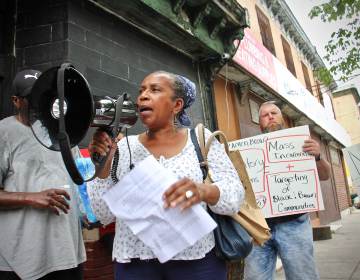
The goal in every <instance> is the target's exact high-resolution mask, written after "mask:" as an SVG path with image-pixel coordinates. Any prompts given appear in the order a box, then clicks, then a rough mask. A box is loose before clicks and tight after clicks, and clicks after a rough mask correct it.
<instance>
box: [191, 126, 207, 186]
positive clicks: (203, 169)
mask: <svg viewBox="0 0 360 280" xmlns="http://www.w3.org/2000/svg"><path fill="white" fill-rule="evenodd" d="M190 138H191V141H192V143H193V144H194V147H195V152H196V155H197V158H198V161H199V164H200V169H201V172H202V174H203V180H205V179H206V177H207V174H208V172H209V169H208V165H207V162H205V161H204V157H203V153H202V151H201V147H200V145H199V142H198V139H197V137H196V133H195V129H194V128H192V129H190Z"/></svg>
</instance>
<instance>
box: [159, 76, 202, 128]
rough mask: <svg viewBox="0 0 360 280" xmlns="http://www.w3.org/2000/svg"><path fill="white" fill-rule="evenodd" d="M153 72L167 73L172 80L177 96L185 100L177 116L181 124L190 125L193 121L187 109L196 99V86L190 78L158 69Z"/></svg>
mask: <svg viewBox="0 0 360 280" xmlns="http://www.w3.org/2000/svg"><path fill="white" fill-rule="evenodd" d="M152 74H160V75H166V76H168V77H169V78H170V80H171V81H172V88H173V90H174V94H175V98H181V99H182V100H183V101H184V106H183V108H182V110H181V111H180V112H179V114H178V115H177V116H176V118H177V120H178V121H179V122H180V124H182V125H184V126H190V125H191V121H190V118H189V116H188V115H187V114H186V112H185V109H187V108H189V107H190V106H191V105H192V104H193V103H194V101H195V96H196V87H195V84H194V83H193V82H192V81H190V80H189V79H187V78H185V77H183V76H181V75H176V74H173V73H170V72H166V71H156V72H153V73H152Z"/></svg>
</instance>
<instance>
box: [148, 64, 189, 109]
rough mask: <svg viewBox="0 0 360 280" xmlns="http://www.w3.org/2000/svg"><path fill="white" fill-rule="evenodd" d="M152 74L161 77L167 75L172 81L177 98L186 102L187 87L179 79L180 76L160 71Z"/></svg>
mask: <svg viewBox="0 0 360 280" xmlns="http://www.w3.org/2000/svg"><path fill="white" fill-rule="evenodd" d="M152 74H159V75H166V76H168V77H169V78H170V80H171V85H172V88H173V90H174V94H175V98H181V99H183V100H184V102H185V85H184V83H183V81H182V80H181V79H180V78H179V75H176V74H173V73H170V72H167V71H163V70H159V71H156V72H153V73H152Z"/></svg>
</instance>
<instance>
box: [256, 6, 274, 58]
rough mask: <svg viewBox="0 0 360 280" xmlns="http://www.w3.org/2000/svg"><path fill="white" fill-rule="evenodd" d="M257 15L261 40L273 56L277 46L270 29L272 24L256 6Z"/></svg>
mask: <svg viewBox="0 0 360 280" xmlns="http://www.w3.org/2000/svg"><path fill="white" fill-rule="evenodd" d="M256 14H257V18H258V22H259V27H260V34H261V40H262V42H263V45H264V46H265V48H267V49H268V50H269V51H270V52H271V53H272V54H273V55H275V56H276V54H275V46H274V41H273V37H272V34H271V29H270V22H269V19H268V18H267V16H266V15H265V14H264V13H263V12H262V11H261V10H260V9H259V8H258V7H257V6H256Z"/></svg>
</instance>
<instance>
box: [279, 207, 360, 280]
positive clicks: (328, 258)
mask: <svg viewBox="0 0 360 280" xmlns="http://www.w3.org/2000/svg"><path fill="white" fill-rule="evenodd" d="M341 224H342V227H341V228H339V229H338V230H337V231H336V232H335V233H333V234H332V239H329V240H323V241H315V242H314V245H315V248H314V249H315V260H316V265H317V268H318V270H319V274H320V279H321V280H330V279H333V280H334V279H336V280H340V279H341V280H345V279H346V280H350V279H351V280H360V210H354V211H353V212H352V213H351V214H349V215H347V216H345V217H344V218H343V219H342V220H341ZM304 269H305V268H304ZM283 279H285V274H284V271H283V270H282V269H281V270H280V271H278V272H277V274H276V280H283Z"/></svg>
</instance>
